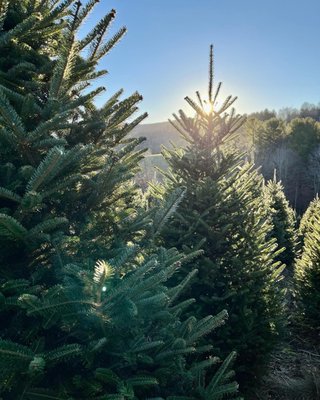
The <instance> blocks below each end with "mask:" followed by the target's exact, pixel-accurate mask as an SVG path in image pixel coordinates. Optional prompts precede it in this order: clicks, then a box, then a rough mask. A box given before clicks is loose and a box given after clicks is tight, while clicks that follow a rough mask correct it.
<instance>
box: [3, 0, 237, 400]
mask: <svg viewBox="0 0 320 400" xmlns="http://www.w3.org/2000/svg"><path fill="white" fill-rule="evenodd" d="M71 3H73V2H72V1H68V0H65V1H63V2H58V1H34V0H23V1H19V2H18V1H13V2H7V1H0V21H1V24H2V25H1V29H2V30H1V32H0V48H1V54H4V51H5V52H6V53H7V54H8V55H9V57H8V60H10V62H9V63H8V64H6V60H4V59H3V58H2V57H0V58H1V61H0V72H1V73H0V75H1V83H0V85H1V86H0V144H1V145H0V170H1V173H0V202H1V203H0V244H1V252H0V261H1V269H0V299H1V308H0V323H1V329H0V331H1V334H0V337H1V339H0V394H1V395H2V397H3V398H5V399H6V400H16V399H17V398H19V399H28V400H32V399H48V398H50V399H77V400H78V399H79V400H80V399H86V400H88V399H96V400H98V399H99V400H102V399H105V400H106V399H109V400H119V399H123V400H124V399H146V398H149V399H151V398H153V399H163V398H167V399H168V400H169V399H171V400H173V399H175V398H176V399H208V400H210V399H212V400H218V399H221V398H224V397H226V396H228V395H230V396H234V395H236V392H237V384H236V383H235V382H234V381H233V378H232V376H233V374H232V371H230V365H231V363H232V361H233V359H234V357H235V354H234V353H233V352H231V353H230V354H229V355H228V357H226V359H225V360H224V361H223V362H221V363H220V364H217V363H218V362H219V360H218V359H217V357H211V356H210V354H211V350H212V346H210V345H202V344H201V346H199V342H200V340H201V339H202V338H203V337H204V336H205V335H207V334H209V333H210V332H211V331H212V330H214V329H215V328H216V327H218V326H219V325H221V324H223V322H224V320H225V319H226V316H227V315H226V312H225V311H224V310H223V311H221V313H219V314H218V315H216V316H215V317H213V316H210V315H209V316H206V317H204V318H200V319H197V318H195V317H194V316H190V317H188V318H186V317H184V315H185V314H184V312H185V311H184V310H185V309H186V307H187V306H188V305H190V304H191V303H192V302H193V300H192V299H191V300H186V301H184V302H179V300H178V298H179V295H180V294H181V292H182V291H183V290H184V288H185V286H186V285H187V284H188V282H189V281H190V279H191V278H192V277H193V275H194V272H191V273H190V274H189V275H187V276H186V277H185V278H184V280H183V281H181V282H179V283H178V284H177V285H176V286H175V287H171V288H168V287H167V286H166V282H167V281H168V279H170V278H172V276H173V274H174V273H175V271H176V270H177V269H178V268H179V267H180V266H181V265H182V264H183V263H185V262H190V260H191V259H192V258H194V257H195V256H196V255H197V252H194V253H193V254H190V255H187V256H184V255H183V254H179V253H178V252H177V251H174V250H165V249H161V248H160V249H153V248H151V247H150V248H143V241H142V239H144V236H145V235H146V232H148V234H149V236H152V235H153V236H154V235H156V234H157V230H156V229H154V230H153V231H152V229H153V227H152V225H151V226H150V223H152V222H153V226H158V227H161V226H162V225H163V224H164V221H165V220H166V218H168V216H169V215H170V212H171V211H172V210H173V209H174V208H175V204H176V203H177V201H178V200H179V197H180V194H181V193H180V192H179V190H178V189H177V191H176V192H175V193H173V195H172V198H169V199H168V202H167V203H166V204H164V205H163V206H162V208H160V210H158V211H154V212H152V213H149V214H145V213H143V214H142V213H141V212H140V210H139V208H138V206H136V204H135V201H134V200H135V195H136V191H135V187H134V186H133V185H132V184H131V178H132V176H134V174H135V172H136V170H137V169H138V163H139V160H140V159H141V157H142V152H141V151H139V150H136V146H137V144H139V143H140V141H141V139H132V138H131V139H130V138H128V136H127V134H128V133H129V132H130V130H131V129H132V128H133V127H134V126H135V125H136V124H138V123H139V122H140V121H141V120H142V119H143V118H144V117H145V115H142V116H140V117H137V118H136V119H134V120H133V121H132V122H130V123H128V122H126V121H127V119H128V117H130V116H132V115H133V113H134V112H135V111H136V110H137V103H138V102H139V101H140V100H141V96H140V95H139V94H137V93H134V94H133V95H132V96H130V97H129V98H127V99H125V100H120V96H121V94H122V91H119V92H118V93H116V94H115V95H114V96H112V97H111V98H110V99H109V100H108V101H107V102H106V103H105V105H104V106H102V107H101V108H99V109H98V108H97V107H96V106H95V104H94V100H95V98H96V96H97V95H98V94H99V93H101V92H102V91H103V88H100V87H99V88H97V89H95V90H90V82H91V81H92V80H94V79H95V78H97V77H99V76H102V75H104V74H105V71H98V70H97V65H98V62H99V60H100V59H101V58H102V57H103V56H104V55H105V54H106V53H107V52H108V51H109V50H110V49H111V48H112V47H113V46H114V45H115V44H116V43H117V42H118V41H119V39H120V38H121V37H122V36H123V34H124V33H125V29H121V30H120V31H119V32H118V33H117V34H116V35H115V36H114V37H112V38H111V39H109V40H106V39H105V34H106V32H107V30H108V27H109V25H110V23H111V22H112V20H113V19H114V17H115V11H114V10H112V11H111V12H110V13H108V14H107V15H106V16H104V17H103V18H102V19H101V21H100V22H99V23H98V24H97V26H96V27H94V28H93V29H92V30H91V31H90V32H89V33H88V34H87V35H86V36H85V37H84V38H82V39H76V37H77V31H78V29H79V27H80V26H81V23H82V21H83V20H84V19H85V18H86V16H87V15H88V13H89V12H90V11H91V9H92V8H93V7H94V5H95V4H96V3H97V1H96V0H91V1H88V2H87V3H86V4H85V5H82V4H81V3H80V2H75V3H74V4H71ZM23 63H29V65H28V66H23V65H20V64H23ZM17 66H19V68H21V69H22V70H23V69H24V68H25V74H24V73H21V74H20V73H18V70H19V68H18V70H17V69H16V68H17ZM15 71H16V72H15ZM149 240H150V238H149ZM145 242H147V241H146V240H145ZM190 354H199V357H198V360H197V362H196V361H193V360H190ZM202 354H204V355H203V356H201V355H202ZM212 366H216V368H215V370H214V369H212ZM213 368H214V367H213ZM208 370H209V371H208ZM206 372H209V374H206ZM179 396H181V397H179Z"/></svg>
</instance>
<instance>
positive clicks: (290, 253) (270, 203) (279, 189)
mask: <svg viewBox="0 0 320 400" xmlns="http://www.w3.org/2000/svg"><path fill="white" fill-rule="evenodd" d="M264 202H265V205H266V207H267V209H268V214H269V215H270V218H271V220H272V225H273V229H272V231H271V237H274V238H276V240H277V244H278V248H279V249H283V251H282V253H280V254H279V256H278V260H279V261H281V263H283V264H285V265H286V266H287V268H286V271H288V272H289V271H292V269H293V263H294V259H295V254H296V248H297V233H296V216H295V212H294V210H293V209H292V208H291V207H290V205H289V202H288V200H287V199H286V196H285V194H284V192H283V186H282V184H281V182H277V181H276V178H274V179H273V180H272V181H269V182H267V185H266V186H265V189H264Z"/></svg>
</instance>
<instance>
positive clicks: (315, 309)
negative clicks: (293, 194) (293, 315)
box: [295, 198, 320, 331]
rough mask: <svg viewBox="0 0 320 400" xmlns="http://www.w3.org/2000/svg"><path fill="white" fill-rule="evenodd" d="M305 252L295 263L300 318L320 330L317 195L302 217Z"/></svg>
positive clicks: (318, 215)
mask: <svg viewBox="0 0 320 400" xmlns="http://www.w3.org/2000/svg"><path fill="white" fill-rule="evenodd" d="M300 235H301V237H303V246H302V250H301V255H300V257H299V258H298V259H297V261H296V265H295V285H296V286H295V289H296V298H297V301H298V306H299V312H300V319H301V321H302V323H303V325H305V326H306V327H308V329H310V328H311V329H312V330H315V331H319V329H320V322H319V310H320V290H319V280H320V267H319V266H320V245H319V243H320V242H319V238H320V201H319V199H318V198H316V199H315V200H314V201H313V202H311V204H310V206H309V208H308V209H307V211H306V212H305V214H304V216H303V217H302V220H301V224H300Z"/></svg>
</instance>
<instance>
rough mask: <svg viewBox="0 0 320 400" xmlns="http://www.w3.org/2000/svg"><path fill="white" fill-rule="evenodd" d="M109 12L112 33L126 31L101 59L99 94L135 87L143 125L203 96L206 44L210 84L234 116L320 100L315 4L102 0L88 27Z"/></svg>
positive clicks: (319, 0) (319, 15)
mask: <svg viewBox="0 0 320 400" xmlns="http://www.w3.org/2000/svg"><path fill="white" fill-rule="evenodd" d="M111 8H115V9H116V10H117V18H116V20H115V22H114V24H113V27H112V31H111V32H114V31H115V30H116V29H117V28H119V27H121V26H123V25H125V26H126V27H127V28H128V33H127V35H126V36H125V37H124V39H123V40H122V41H121V42H120V43H119V44H118V45H117V47H116V48H115V49H113V50H112V52H111V53H110V54H109V55H108V56H107V57H106V58H105V59H104V61H103V62H102V66H103V67H105V68H107V69H108V71H109V75H108V76H107V77H106V78H103V79H101V81H100V83H101V84H102V85H104V86H106V87H107V88H108V92H107V94H106V95H104V96H109V95H111V94H112V93H113V92H115V91H116V90H118V89H119V88H121V87H122V88H124V89H125V93H126V94H127V95H129V94H130V93H131V92H133V91H135V90H138V91H139V92H140V93H141V94H142V95H143V97H144V100H143V102H142V103H141V111H148V113H149V118H148V120H146V122H149V123H151V122H159V121H165V120H167V119H168V118H170V117H171V114H172V113H173V112H176V111H177V110H178V109H179V108H183V109H184V110H185V111H187V110H188V105H187V104H186V103H185V101H184V100H183V98H184V97H185V96H186V95H189V96H190V97H194V92H195V91H196V90H198V89H199V90H200V91H201V92H202V93H203V94H205V93H206V90H207V78H208V52H209V45H210V44H211V43H213V45H214V49H215V77H216V82H218V81H222V82H223V86H224V91H223V94H224V95H228V94H232V95H235V96H238V100H237V102H236V104H235V106H236V109H237V111H238V112H240V113H244V112H251V111H258V110H261V109H264V108H271V109H273V108H274V109H279V108H281V107H285V106H292V107H299V106H300V105H301V104H302V103H303V102H305V101H307V102H311V103H318V102H319V101H320V0H304V1H298V0H100V3H99V4H98V5H97V7H96V10H95V11H94V12H93V13H92V14H91V16H90V18H89V19H88V20H87V22H86V24H87V28H89V27H90V26H92V24H93V23H94V22H97V20H98V18H99V17H101V16H102V14H103V13H105V12H108V11H109V10H110V9H111ZM100 100H101V101H102V100H104V98H103V99H100Z"/></svg>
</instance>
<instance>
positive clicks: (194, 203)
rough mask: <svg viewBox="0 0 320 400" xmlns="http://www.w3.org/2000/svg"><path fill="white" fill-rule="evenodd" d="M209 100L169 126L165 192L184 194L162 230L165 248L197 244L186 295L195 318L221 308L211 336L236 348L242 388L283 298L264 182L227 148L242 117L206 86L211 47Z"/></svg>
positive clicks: (263, 357)
mask: <svg viewBox="0 0 320 400" xmlns="http://www.w3.org/2000/svg"><path fill="white" fill-rule="evenodd" d="M209 70H210V73H209V91H208V99H207V100H202V98H201V96H200V94H199V93H198V92H197V93H196V94H197V100H198V101H197V102H196V101H193V100H191V99H190V98H189V97H186V98H185V100H186V101H187V103H188V104H189V105H191V107H192V108H193V110H194V111H195V116H194V117H188V116H187V115H186V114H185V113H184V112H183V111H181V110H180V111H179V116H177V115H174V116H175V120H174V121H173V122H172V123H173V125H174V126H175V127H176V128H177V129H178V130H179V132H180V133H181V135H182V136H183V137H184V138H185V140H186V141H187V142H188V145H187V146H186V148H185V149H174V150H169V149H165V150H164V156H165V158H166V160H167V162H168V164H169V166H170V168H169V172H168V173H166V174H165V176H166V178H167V181H166V184H165V188H160V189H157V188H155V189H156V193H157V195H158V196H161V195H162V196H163V197H165V196H166V195H167V194H168V193H170V192H171V190H172V188H174V187H176V186H177V185H180V186H181V187H183V188H184V189H185V196H184V198H183V200H182V201H181V203H180V204H179V206H178V209H177V212H176V213H175V214H174V215H172V216H171V218H170V219H169V221H168V223H167V224H166V227H165V229H164V231H163V241H164V243H165V244H166V246H175V247H177V248H178V249H179V250H183V251H185V252H188V251H193V250H195V249H200V248H201V249H203V250H204V254H203V256H202V257H201V258H200V259H198V260H196V261H194V262H192V263H191V264H189V265H187V266H186V267H184V268H182V270H184V271H186V270H188V271H190V270H193V269H194V268H197V269H199V274H198V276H197V278H196V279H197V280H196V283H195V284H194V285H193V286H192V288H190V292H188V295H190V296H191V297H194V298H196V299H197V300H199V301H198V302H197V303H196V304H195V305H194V308H193V311H194V312H196V313H197V314H198V315H206V313H208V312H209V313H216V312H219V311H221V310H222V309H227V311H228V313H229V320H228V323H227V324H225V325H224V326H223V327H222V328H221V329H220V330H219V332H216V333H215V334H213V335H211V336H210V339H211V343H213V344H214V346H215V348H216V349H217V351H219V352H220V354H221V355H223V354H227V353H228V352H229V351H230V349H231V348H232V349H235V350H236V351H237V352H238V358H237V363H236V371H237V373H238V378H239V379H240V386H241V383H243V384H244V386H245V385H247V388H248V386H250V384H248V383H249V382H250V383H252V378H253V377H256V376H257V375H258V374H259V372H260V370H261V369H262V367H263V366H264V365H265V363H266V361H267V358H268V354H269V353H270V351H271V350H272V349H273V348H274V345H275V343H276V341H277V339H278V336H279V330H280V327H281V319H282V315H281V314H282V312H281V310H282V302H281V293H280V288H279V286H278V281H279V280H280V279H281V272H282V270H283V267H282V266H281V265H280V263H279V262H277V261H276V257H277V255H278V252H277V250H276V248H277V245H276V243H275V239H269V235H270V231H271V225H270V223H269V222H268V217H267V215H266V210H265V205H264V204H263V203H262V200H261V195H260V194H261V191H262V186H263V180H262V177H261V176H260V175H258V173H257V172H256V171H254V169H253V167H252V166H251V165H249V164H245V163H244V162H243V161H242V159H241V155H239V154H237V152H236V151H235V150H234V146H233V143H234V139H235V134H236V132H237V129H238V128H239V127H240V126H241V125H242V123H243V118H241V117H240V116H238V115H236V114H235V111H234V109H232V110H231V112H230V113H227V110H228V109H229V108H230V107H231V105H232V104H233V103H234V101H235V100H236V98H232V97H231V96H229V97H228V98H227V99H226V100H225V101H224V102H222V103H220V104H221V105H220V106H218V103H217V99H218V95H219V92H220V88H221V83H219V84H218V86H217V88H216V90H215V91H213V49H212V46H211V49H210V67H209Z"/></svg>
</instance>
